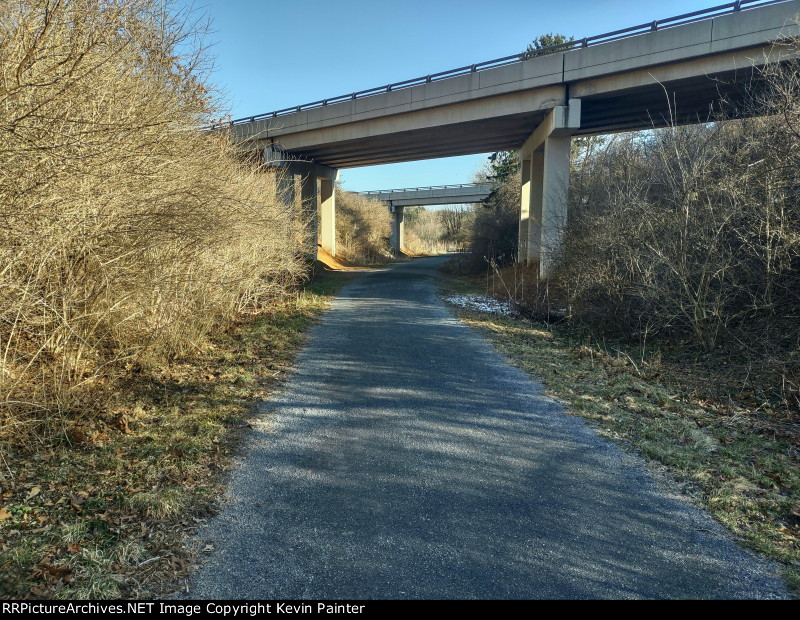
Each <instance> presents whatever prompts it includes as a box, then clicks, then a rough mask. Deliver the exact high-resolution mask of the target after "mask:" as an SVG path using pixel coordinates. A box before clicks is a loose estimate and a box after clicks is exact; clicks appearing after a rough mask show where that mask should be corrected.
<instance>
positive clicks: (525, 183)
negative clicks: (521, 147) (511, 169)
mask: <svg viewBox="0 0 800 620" xmlns="http://www.w3.org/2000/svg"><path fill="white" fill-rule="evenodd" d="M520 168H521V170H520V171H521V172H522V195H521V196H520V207H519V241H518V242H517V262H518V263H524V262H527V260H528V234H529V232H528V227H529V226H530V216H531V211H530V206H531V160H530V157H528V158H527V159H526V158H524V157H523V156H522V153H520Z"/></svg>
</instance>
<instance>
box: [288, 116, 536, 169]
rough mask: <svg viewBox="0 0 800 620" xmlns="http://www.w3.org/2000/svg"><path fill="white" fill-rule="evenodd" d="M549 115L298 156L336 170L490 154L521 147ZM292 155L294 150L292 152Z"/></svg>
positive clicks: (407, 134) (395, 136)
mask: <svg viewBox="0 0 800 620" xmlns="http://www.w3.org/2000/svg"><path fill="white" fill-rule="evenodd" d="M544 117H545V112H541V111H538V112H534V113H529V114H521V115H517V116H505V117H502V118H495V119H482V120H477V121H470V122H465V123H453V124H449V125H442V126H440V127H434V128H426V129H417V130H412V131H402V132H396V133H392V134H388V135H379V136H369V137H365V138H359V139H357V140H347V141H340V142H335V143H330V144H324V145H318V146H309V147H305V148H304V149H303V150H302V151H301V152H297V154H299V155H302V156H304V157H308V158H310V159H313V160H314V161H318V162H321V163H324V164H325V165H327V166H331V167H333V168H355V167H360V166H372V165H376V164H386V163H395V162H403V161H415V160H420V159H434V158H437V157H452V156H455V155H471V154H475V153H488V152H492V151H498V150H502V149H506V148H510V145H519V144H522V142H524V141H525V139H526V138H527V137H528V136H529V135H530V134H531V133H532V132H533V131H534V129H536V127H537V126H538V125H539V124H540V123H541V122H542V121H543V120H544ZM290 152H291V151H290Z"/></svg>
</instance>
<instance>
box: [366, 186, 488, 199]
mask: <svg viewBox="0 0 800 620" xmlns="http://www.w3.org/2000/svg"><path fill="white" fill-rule="evenodd" d="M489 184H490V183H460V184H458V185H431V186H430V187H406V188H403V189H373V190H370V191H368V192H356V193H357V194H361V195H362V196H372V195H375V194H388V193H390V192H426V191H430V190H435V189H461V188H463V187H481V186H483V185H489Z"/></svg>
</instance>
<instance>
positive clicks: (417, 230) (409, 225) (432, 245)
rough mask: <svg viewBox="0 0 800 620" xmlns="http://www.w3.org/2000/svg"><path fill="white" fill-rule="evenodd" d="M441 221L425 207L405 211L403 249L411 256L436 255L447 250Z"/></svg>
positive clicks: (408, 208)
mask: <svg viewBox="0 0 800 620" xmlns="http://www.w3.org/2000/svg"><path fill="white" fill-rule="evenodd" d="M443 236H444V228H443V226H442V220H441V218H440V217H439V216H438V215H437V212H436V211H432V210H430V209H426V208H425V207H407V208H406V210H405V249H406V250H407V251H408V252H410V253H411V254H438V253H440V252H445V251H446V250H447V242H446V241H445V240H444V239H443Z"/></svg>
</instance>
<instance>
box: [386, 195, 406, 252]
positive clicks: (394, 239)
mask: <svg viewBox="0 0 800 620" xmlns="http://www.w3.org/2000/svg"><path fill="white" fill-rule="evenodd" d="M403 209H405V207H399V206H396V205H389V211H390V213H391V214H392V236H391V238H390V240H389V242H390V245H391V247H392V253H394V255H395V256H399V255H400V254H401V253H402V251H403V245H404V243H405V228H406V225H405V222H404V221H403Z"/></svg>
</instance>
